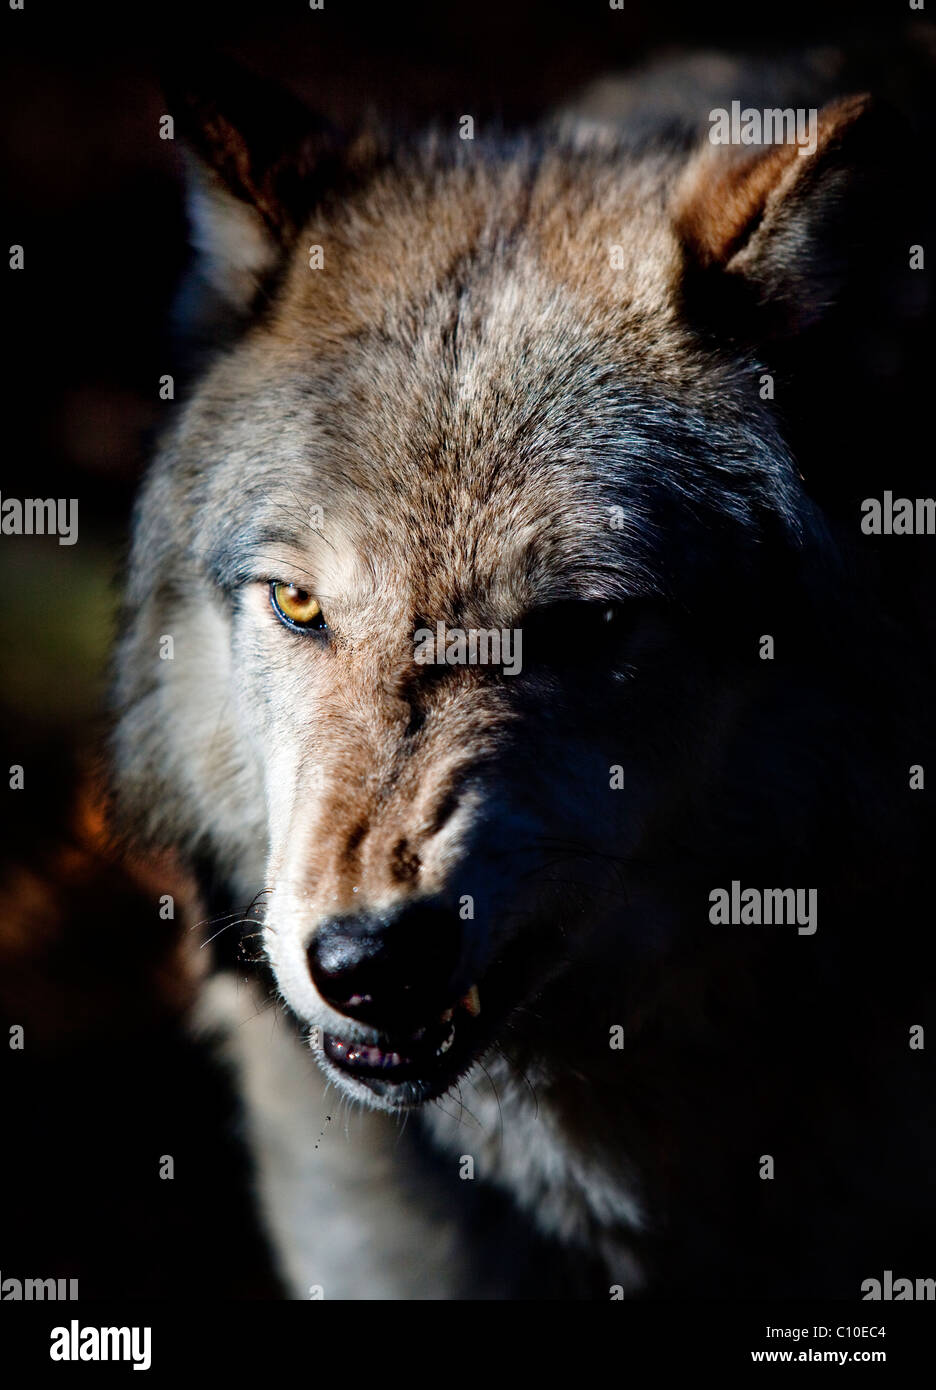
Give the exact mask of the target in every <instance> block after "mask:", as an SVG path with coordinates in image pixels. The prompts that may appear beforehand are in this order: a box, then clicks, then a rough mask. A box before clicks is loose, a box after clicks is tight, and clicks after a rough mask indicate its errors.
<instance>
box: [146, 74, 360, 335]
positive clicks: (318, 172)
mask: <svg viewBox="0 0 936 1390" xmlns="http://www.w3.org/2000/svg"><path fill="white" fill-rule="evenodd" d="M163 88H164V91H165V94H166V97H167V100H168V108H167V109H168V113H169V114H170V115H171V116H172V117H173V120H174V123H175V130H176V134H177V135H178V137H179V138H180V140H181V142H182V144H183V148H184V149H185V152H186V165H187V172H188V211H189V217H190V219H191V224H192V242H193V245H194V247H195V249H196V251H197V252H198V253H199V257H200V262H199V270H200V272H201V274H202V276H203V277H204V279H205V280H206V281H207V283H208V284H209V285H210V287H211V289H212V290H213V291H215V293H216V294H217V295H219V296H220V298H221V300H222V301H223V303H224V304H225V305H226V306H227V308H228V309H233V310H235V311H237V312H241V313H242V312H245V311H246V310H247V309H248V308H249V307H250V305H251V303H252V301H253V299H254V296H255V294H256V292H257V289H258V288H259V286H260V285H261V284H262V282H263V280H264V278H265V276H267V275H268V274H269V273H270V271H272V270H273V269H274V267H275V266H276V265H277V263H278V261H279V259H280V257H281V255H282V253H283V251H284V249H285V248H287V247H288V246H289V245H290V244H291V242H292V241H293V239H294V238H295V236H296V234H297V232H298V231H299V229H300V227H301V224H302V221H303V219H304V216H305V215H306V214H307V213H308V211H309V210H310V208H311V206H312V204H313V203H314V201H315V197H316V193H317V191H320V190H321V188H322V187H323V186H324V184H325V182H326V181H327V180H328V179H329V177H330V175H331V173H332V171H333V169H334V167H335V164H336V163H337V160H338V154H339V147H340V141H339V139H338V136H337V134H336V132H335V131H334V130H333V129H332V127H331V126H330V125H329V124H328V123H327V122H326V121H324V120H322V119H321V118H319V117H316V116H315V115H314V114H313V113H312V112H310V111H309V110H308V109H307V108H306V107H305V106H304V105H303V104H302V102H300V101H299V100H298V99H297V98H296V97H294V96H293V95H292V94H291V93H289V92H287V91H286V90H285V89H284V88H282V87H279V86H278V85H276V84H275V83H272V82H268V81H266V80H264V79H262V78H259V77H257V76H255V75H254V74H252V73H249V72H247V71H246V69H243V68H240V67H238V66H237V65H235V64H233V63H229V62H227V61H223V60H219V59H217V58H212V59H210V60H205V61H198V62H195V61H192V60H190V61H188V62H187V63H186V65H185V67H184V68H180V67H178V66H176V67H174V68H173V69H171V70H170V71H168V72H167V73H165V74H164V78H163Z"/></svg>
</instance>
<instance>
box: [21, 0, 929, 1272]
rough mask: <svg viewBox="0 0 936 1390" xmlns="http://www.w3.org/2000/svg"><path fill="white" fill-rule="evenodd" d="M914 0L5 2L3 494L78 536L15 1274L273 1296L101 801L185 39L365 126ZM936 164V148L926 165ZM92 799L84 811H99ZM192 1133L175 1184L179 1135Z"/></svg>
mask: <svg viewBox="0 0 936 1390" xmlns="http://www.w3.org/2000/svg"><path fill="white" fill-rule="evenodd" d="M925 22H926V16H925V13H924V15H923V16H920V15H918V14H916V13H915V12H914V11H911V10H910V9H909V6H908V5H907V4H906V2H905V0H888V2H887V3H884V2H883V0H882V3H880V4H877V5H871V6H856V5H855V4H851V3H848V4H845V3H843V4H829V5H826V6H818V5H815V4H801V3H783V4H782V5H781V4H770V3H760V4H751V3H749V0H748V2H747V3H743V4H741V3H729V4H718V5H695V6H691V7H686V8H685V9H680V8H679V7H678V6H674V5H672V4H669V3H661V0H625V8H624V10H623V11H613V10H611V9H610V7H609V5H608V3H607V0H587V3H583V0H576V2H575V3H568V4H556V5H552V4H542V3H540V4H521V3H516V0H470V2H469V0H461V3H448V4H443V3H438V0H436V3H427V4H424V5H417V4H405V3H400V2H399V0H396V2H393V3H391V2H390V0H388V2H387V3H385V4H382V5H372V4H364V3H357V0H326V7H325V9H324V10H323V11H311V10H309V8H308V6H307V5H306V4H305V3H303V0H295V2H294V3H293V4H291V5H288V6H274V5H270V4H259V3H258V4H253V5H250V6H248V7H243V8H242V9H238V7H236V6H233V5H230V4H217V5H202V6H198V5H193V4H183V3H177V4H169V3H164V0H158V2H157V3H152V0H148V2H147V3H139V2H138V3H134V4H132V5H121V6H117V5H114V6H111V7H108V6H107V5H100V4H95V5H71V6H66V5H63V4H48V3H39V2H38V0H26V7H25V9H24V10H23V11H22V12H19V11H10V10H8V9H7V8H6V7H4V8H3V10H2V11H0V25H2V47H3V58H2V60H0V61H2V67H0V91H2V131H0V142H2V155H0V158H2V165H3V187H4V191H5V195H6V197H5V203H6V211H5V214H4V218H3V225H4V229H5V236H6V240H5V243H4V245H10V244H13V243H21V244H22V245H23V246H24V247H25V257H26V269H25V271H23V272H20V273H13V272H7V273H6V275H5V281H4V285H5V296H6V302H5V310H4V324H5V328H6V338H7V346H8V356H7V361H6V364H5V368H4V376H3V386H4V406H3V417H2V419H3V432H4V436H5V439H4V443H5V448H4V450H3V454H4V464H3V473H2V485H0V486H2V492H3V493H4V494H5V495H13V496H17V497H30V496H41V497H66V498H70V497H76V498H78V499H79V501H78V519H79V541H78V544H77V545H75V546H73V547H66V546H59V545H58V544H57V543H56V542H55V540H54V539H52V538H48V537H25V536H23V537H0V596H2V597H0V652H2V682H0V721H2V744H0V747H2V753H3V758H2V761H0V769H2V770H3V772H4V777H3V780H4V783H6V780H7V777H6V772H5V770H6V768H7V767H9V766H10V765H11V764H14V763H17V764H22V765H23V766H24V768H25V772H26V786H25V789H24V790H23V791H16V792H14V791H9V790H4V793H3V795H4V804H5V808H6V811H7V817H6V822H7V824H6V829H5V832H4V838H3V846H2V851H3V862H4V874H5V876H4V896H3V920H2V922H0V1014H2V1015H3V1017H4V1018H5V1019H8V1020H9V1023H23V1024H24V1025H25V1026H26V1030H27V1035H26V1048H25V1051H23V1052H18V1051H10V1050H9V1049H8V1048H7V1046H6V1042H5V1037H6V1027H7V1026H9V1025H8V1024H5V1025H4V1030H3V1032H2V1033H0V1086H2V1094H0V1113H2V1116H3V1136H4V1137H3V1144H2V1154H3V1160H2V1171H0V1176H2V1181H3V1202H2V1209H0V1210H2V1214H0V1276H2V1277H4V1278H6V1277H10V1276H15V1277H20V1278H22V1277H30V1276H37V1277H38V1276H42V1277H51V1276H55V1275H61V1276H63V1277H79V1278H80V1280H81V1292H82V1297H90V1296H93V1295H95V1294H104V1293H107V1294H113V1293H115V1292H116V1293H121V1294H128V1295H142V1294H156V1295H159V1296H164V1297H167V1298H185V1297H195V1296H199V1297H205V1296H209V1297H212V1296H215V1297H217V1296H247V1297H250V1296H262V1295H264V1294H270V1295H275V1294H276V1292H277V1289H276V1285H275V1282H274V1281H273V1280H272V1278H271V1276H270V1274H269V1270H268V1269H267V1267H266V1265H265V1263H264V1257H263V1254H262V1251H261V1249H260V1246H259V1243H258V1237H257V1235H256V1232H255V1230H254V1228H253V1226H252V1218H251V1216H250V1213H249V1207H248V1205H247V1204H246V1202H245V1200H244V1188H243V1181H242V1172H241V1168H240V1165H239V1157H238V1152H237V1148H236V1144H234V1143H233V1142H232V1136H233V1135H235V1134H236V1123H235V1121H234V1117H233V1110H232V1106H231V1098H230V1096H229V1094H228V1093H227V1091H226V1088H225V1085H224V1079H223V1077H222V1076H220V1075H219V1074H218V1071H217V1069H216V1067H215V1065H214V1063H213V1062H212V1061H211V1059H210V1057H209V1055H208V1053H207V1052H206V1051H205V1050H204V1049H203V1048H201V1047H200V1046H197V1045H196V1044H195V1043H193V1042H191V1041H190V1040H188V1039H187V1037H186V1035H185V1033H184V1031H183V1029H182V1028H181V1026H180V1020H181V1016H182V1012H183V1010H184V1008H185V1005H186V1002H187V1000H188V997H189V995H188V993H187V990H188V988H189V984H190V982H191V966H190V961H189V955H190V953H189V952H187V949H186V948H187V945H188V943H185V942H181V943H180V941H179V939H178V938H177V936H176V930H177V928H176V926H174V924H172V923H165V922H161V921H159V920H156V919H155V913H154V909H153V905H152V897H150V896H148V894H147V891H146V882H145V878H141V874H140V872H139V871H138V869H136V868H134V866H130V868H121V867H119V866H117V865H116V864H115V863H114V860H113V857H112V855H111V854H110V853H109V852H108V851H107V850H106V848H105V847H104V840H103V837H102V836H101V834H100V833H99V830H98V828H97V826H96V824H95V822H94V820H93V816H90V815H89V813H87V812H85V813H84V814H83V819H81V813H80V812H76V798H78V797H79V796H80V794H81V788H82V787H83V786H85V785H86V782H87V777H88V775H89V769H93V766H94V761H95V757H96V750H97V748H98V746H99V739H100V732H101V727H102V723H101V709H102V697H103V693H104V691H105V689H106V681H107V652H108V648H109V644H110V641H111V638H112V633H113V629H114V622H115V608H116V599H117V593H118V587H117V585H118V576H119V570H120V564H121V557H122V553H123V548H124V545H125V541H126V536H127V531H128V518H129V511H130V507H131V503H132V497H133V493H134V489H135V487H136V485H137V482H138V479H139V477H140V473H141V470H142V468H143V466H144V462H145V458H146V455H147V449H148V446H149V441H150V439H151V437H152V434H153V432H154V430H155V429H157V428H158V426H159V424H160V421H161V420H162V418H163V412H165V411H171V410H172V409H173V408H174V406H173V404H172V403H164V402H160V400H159V397H158V381H159V377H160V375H161V374H162V373H163V372H165V371H167V370H169V367H168V366H167V363H168V362H169V360H170V356H171V343H170V341H169V336H168V323H169V311H170V306H171V303H172V298H173V293H174V289H175V287H176V285H177V283H178V280H179V277H180V274H181V272H182V270H183V269H184V266H185V263H186V259H187V252H186V227H185V218H184V211H183V202H182V191H181V183H180V177H179V164H178V151H177V149H176V148H175V147H174V145H173V143H172V142H165V141H161V140H160V139H159V138H158V122H159V117H160V115H162V114H163V112H164V110H165V100H164V98H163V97H162V96H161V94H160V87H159V73H160V72H161V71H162V70H163V69H164V65H165V63H166V61H167V59H169V60H171V59H172V57H173V56H174V55H175V56H179V55H181V54H184V55H186V56H187V57H188V58H191V55H192V54H197V53H198V52H199V51H201V50H203V49H206V48H207V49H212V48H216V49H220V50H222V51H223V52H225V53H227V54H230V55H231V56H234V57H238V58H240V59H241V60H243V61H245V62H246V63H248V64H249V65H250V66H251V67H253V68H255V69H256V70H257V71H259V72H261V73H264V74H267V75H271V76H274V77H278V78H281V79H282V80H284V81H286V82H288V83H290V84H291V85H292V86H293V87H294V88H295V89H296V90H297V91H298V92H300V94H302V95H304V96H306V97H307V98H308V99H309V100H310V101H311V102H313V103H314V104H315V105H317V106H318V108H319V109H320V110H321V111H323V112H324V113H325V114H327V115H329V116H330V117H332V118H333V119H335V120H336V121H338V122H340V123H345V124H353V123H355V122H356V121H357V120H358V119H359V118H360V117H361V116H362V115H363V114H364V113H366V112H367V111H369V110H373V111H376V112H378V113H380V114H381V115H384V116H394V117H402V118H405V119H406V120H409V121H415V122H419V121H422V120H427V119H436V118H443V119H445V118H448V117H450V116H457V115H458V114H461V113H463V112H468V113H471V114H473V115H474V116H475V118H476V121H480V122H483V121H485V120H489V119H491V118H493V117H495V116H496V117H499V118H501V119H503V120H504V121H506V122H508V123H511V122H515V121H522V120H526V119H529V118H531V117H535V116H537V115H538V114H539V113H541V112H542V111H544V110H546V109H548V108H549V106H550V105H551V104H553V103H555V102H557V101H559V100H561V99H563V98H566V97H568V96H570V95H571V94H572V93H574V92H575V90H576V89H577V88H578V87H580V86H582V85H584V84H585V83H586V82H588V81H589V80H590V79H592V78H594V77H596V76H598V75H600V74H602V73H604V72H606V71H608V70H612V69H624V68H629V67H633V66H635V65H637V64H639V63H641V62H642V61H644V60H645V59H646V58H647V57H648V56H649V55H653V54H656V53H658V52H660V51H661V50H663V49H667V48H690V49H694V48H709V49H728V50H733V51H751V50H754V51H760V52H762V53H765V54H767V55H769V56H770V55H777V54H782V53H784V52H786V51H787V50H791V49H798V48H801V47H806V46H810V45H816V44H834V45H836V46H839V45H841V44H843V43H845V44H849V45H851V46H852V47H853V48H856V49H857V50H858V51H864V52H875V51H877V52H880V51H884V50H886V49H887V47H888V45H890V44H891V43H894V42H896V41H897V40H898V39H899V37H900V35H901V34H902V33H904V32H905V31H913V30H914V28H915V27H916V28H917V29H918V30H919V29H922V28H923V26H924V25H925ZM925 177H926V178H931V163H930V164H929V165H928V166H927V168H926V170H925ZM76 814H77V815H79V820H80V824H79V825H78V828H77V829H76V819H75V818H76ZM166 1152H171V1153H173V1154H174V1155H175V1156H176V1160H177V1168H178V1176H177V1178H176V1180H175V1181H173V1182H172V1183H168V1182H160V1181H158V1180H157V1179H156V1177H155V1172H156V1166H157V1160H158V1155H160V1154H162V1153H166Z"/></svg>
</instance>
